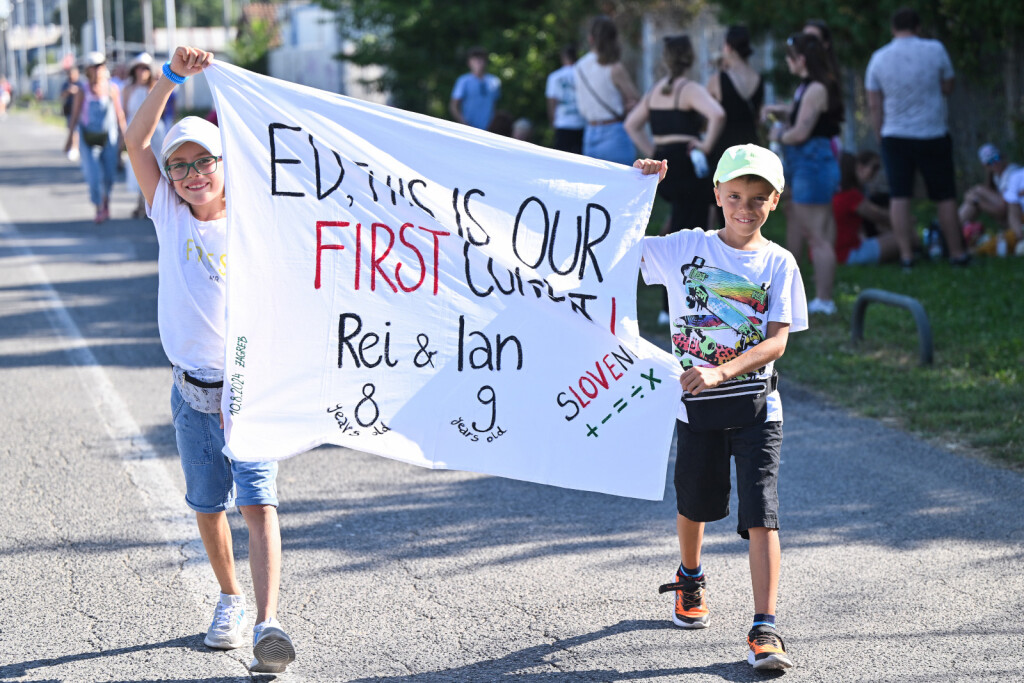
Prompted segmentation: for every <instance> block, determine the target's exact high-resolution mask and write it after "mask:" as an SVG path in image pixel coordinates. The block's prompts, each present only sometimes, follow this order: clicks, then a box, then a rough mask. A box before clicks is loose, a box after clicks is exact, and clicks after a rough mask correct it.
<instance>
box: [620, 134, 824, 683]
mask: <svg viewBox="0 0 1024 683" xmlns="http://www.w3.org/2000/svg"><path fill="white" fill-rule="evenodd" d="M634 166H636V167H637V168H640V169H641V170H642V171H643V172H644V173H645V174H654V173H659V174H660V175H661V177H664V174H665V172H666V171H667V162H665V161H654V160H651V159H643V160H640V161H637V162H636V163H635V164H634ZM713 181H714V186H715V200H716V203H717V204H718V206H720V207H722V212H723V214H724V217H725V227H724V228H723V229H721V230H717V231H710V232H705V231H704V230H701V229H700V228H694V229H692V230H681V231H679V232H676V233H674V234H672V235H668V236H665V237H647V238H645V239H644V243H643V259H642V261H641V266H640V270H641V272H642V274H643V277H644V281H645V282H647V284H660V285H664V286H665V288H666V289H667V290H668V300H669V316H670V321H671V322H670V325H671V328H672V331H673V334H672V346H673V350H674V352H675V355H676V357H677V358H679V362H680V364H681V365H682V366H683V373H682V375H681V376H680V378H679V382H680V384H682V386H683V400H682V402H680V405H679V414H678V417H677V420H676V438H677V449H676V469H675V477H674V479H675V489H676V510H677V513H678V514H677V516H676V529H677V532H678V533H677V535H678V538H679V554H680V560H681V563H680V565H679V568H678V569H677V571H676V577H675V581H674V582H672V583H669V584H665V585H664V586H662V587H661V588H660V592H663V593H664V592H669V591H674V592H675V598H676V600H675V609H674V611H673V613H672V621H673V623H674V624H675V625H676V626H679V627H681V628H686V629H698V628H707V626H708V624H709V623H710V611H709V609H708V601H707V595H706V588H707V579H706V578H705V576H704V570H703V567H702V565H701V547H702V545H703V539H704V525H705V523H706V522H713V521H715V520H719V519H723V518H725V517H727V516H728V515H729V489H730V460H731V459H732V458H735V459H736V488H737V494H738V496H739V511H738V525H737V532H738V533H739V534H740V536H742V537H743V538H745V539H748V540H749V541H750V546H749V554H750V576H751V584H752V587H753V593H754V620H753V625H752V627H751V629H750V631H749V632H748V633H747V661H748V662H749V663H750V664H751V665H752V666H753V667H754V668H755V669H784V668H789V667H791V666H793V661H792V659H790V656H789V654H788V652H787V651H786V646H785V643H784V642H783V640H782V636H781V635H780V634H779V631H778V630H777V627H776V624H775V602H776V596H777V593H778V585H779V534H778V530H779V516H778V508H779V502H778V488H777V484H778V473H779V460H780V452H781V447H782V401H781V399H780V398H779V393H778V391H777V389H776V384H777V375H776V373H775V370H774V364H775V361H776V360H777V359H778V358H779V357H781V356H782V354H783V352H784V351H785V350H786V342H787V341H788V339H789V333H790V332H798V331H800V330H804V329H807V298H806V295H805V293H804V286H803V282H802V281H801V279H800V271H799V270H798V268H797V264H796V259H794V258H793V255H792V254H790V253H789V252H788V251H786V250H785V249H783V248H782V247H780V246H779V245H777V244H775V243H774V242H771V241H769V240H768V239H766V238H765V237H764V236H763V235H762V234H761V226H763V225H764V223H765V221H766V220H767V219H768V215H769V214H770V213H771V212H772V211H774V210H775V208H776V207H777V206H778V204H779V197H780V196H781V195H782V190H783V188H784V185H785V180H784V178H783V173H782V162H781V161H780V160H779V158H778V157H777V156H776V155H775V154H774V153H772V152H771V151H769V150H767V149H764V148H763V147H758V146H756V145H738V146H735V147H730V148H729V149H727V150H726V151H725V152H724V153H723V154H722V157H721V159H720V160H719V162H718V168H717V170H716V171H715V175H714V178H713Z"/></svg>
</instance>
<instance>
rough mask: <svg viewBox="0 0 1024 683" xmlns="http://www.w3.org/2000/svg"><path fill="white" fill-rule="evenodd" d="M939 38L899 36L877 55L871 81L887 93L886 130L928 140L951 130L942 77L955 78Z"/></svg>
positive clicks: (871, 65)
mask: <svg viewBox="0 0 1024 683" xmlns="http://www.w3.org/2000/svg"><path fill="white" fill-rule="evenodd" d="M953 75H954V74H953V63H952V62H950V60H949V53H947V52H946V48H945V47H943V46H942V43H940V42H939V41H937V40H929V39H926V38H918V37H917V36H908V37H903V38H894V39H893V40H892V42H890V43H888V44H887V45H885V46H883V47H881V48H879V49H878V50H876V51H875V53H874V54H873V55H871V61H869V62H868V69H867V74H866V75H865V78H864V85H865V87H866V88H867V89H868V90H869V91H872V92H881V93H882V111H883V118H882V136H883V137H897V138H913V139H916V140H928V139H931V138H940V137H942V136H944V135H945V134H946V133H947V132H948V127H947V124H946V98H945V96H944V95H943V94H942V81H945V80H949V79H950V78H953Z"/></svg>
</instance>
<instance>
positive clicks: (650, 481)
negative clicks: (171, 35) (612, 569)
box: [206, 62, 680, 500]
mask: <svg viewBox="0 0 1024 683" xmlns="http://www.w3.org/2000/svg"><path fill="white" fill-rule="evenodd" d="M206 75H207V78H208V80H209V83H210V85H211V87H212V90H213V94H214V99H215V102H216V108H217V113H218V117H219V121H220V127H221V136H222V139H223V144H224V168H225V174H226V182H227V208H228V226H229V228H228V233H229V236H228V254H229V261H228V262H229V266H228V271H229V272H228V290H227V296H228V325H227V357H226V365H225V368H226V369H225V397H224V413H225V417H226V426H227V449H226V450H227V452H228V454H229V455H230V456H231V457H232V458H235V459H239V460H276V459H280V458H285V457H288V456H291V455H294V454H296V453H299V452H301V451H304V450H308V449H310V448H313V447H315V446H318V445H320V444H324V443H332V444H337V445H340V446H347V447H350V448H354V449H358V450H362V451H367V452H370V453H376V454H379V455H383V456H386V457H390V458H395V459H398V460H402V461H405V462H409V463H413V464H416V465H421V466H424V467H433V468H446V469H460V470H468V471H472V472H482V473H487V474H494V475H499V476H504V477H511V478H514V479H523V480H527V481H535V482H540V483H546V484H553V485H557V486H564V487H569V488H576V489H584V490H591V491H601V492H605V493H613V494H618V495H625V496H633V497H638V498H647V499H653V500H660V499H661V498H662V495H663V491H664V482H665V468H666V463H667V458H668V451H669V445H670V439H671V435H672V428H673V425H674V418H675V414H676V410H677V407H678V402H679V396H680V388H679V383H678V375H679V367H678V363H676V361H675V360H674V359H673V358H672V357H671V356H670V355H669V354H667V353H665V352H663V351H661V350H659V349H657V348H655V347H653V346H652V345H650V344H648V343H646V342H645V341H643V340H642V339H641V338H640V337H639V334H638V332H637V326H636V311H635V301H636V284H637V272H638V267H639V261H640V245H639V240H640V238H641V237H642V236H643V233H644V228H645V226H646V224H647V221H648V217H649V214H650V210H651V205H652V202H653V199H654V191H655V185H656V181H655V178H654V177H653V176H648V177H644V176H641V175H640V173H639V172H638V171H636V170H634V169H630V168H626V167H624V166H620V165H616V164H611V163H606V162H601V161H596V160H592V159H585V158H583V157H579V156H574V155H569V154H563V153H560V152H556V151H553V150H548V149H544V148H540V147H537V146H534V145H530V144H527V143H523V142H519V141H516V140H512V139H510V138H503V137H499V136H496V135H492V134H490V133H486V132H483V131H479V130H476V129H473V128H469V127H467V126H462V125H459V124H454V123H449V122H446V121H441V120H437V119H433V118H430V117H426V116H421V115H417V114H411V113H408V112H404V111H401V110H398V109H393V108H389V107H386V106H381V105H375V104H372V103H367V102H362V101H359V100H352V99H348V98H346V97H343V96H340V95H335V94H331V93H326V92H323V91H319V90H314V89H311V88H307V87H304V86H300V85H295V84H292V83H286V82H283V81H278V80H275V79H271V78H267V77H264V76H259V75H256V74H252V73H249V72H247V71H244V70H242V69H239V68H237V67H233V66H230V65H226V64H222V63H219V62H218V63H215V64H214V65H213V66H212V67H210V68H209V69H207V70H206Z"/></svg>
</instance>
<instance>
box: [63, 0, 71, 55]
mask: <svg viewBox="0 0 1024 683" xmlns="http://www.w3.org/2000/svg"><path fill="white" fill-rule="evenodd" d="M60 48H61V51H62V52H63V53H64V54H63V55H61V56H62V57H67V56H68V55H70V54H71V23H70V22H69V21H68V0H60Z"/></svg>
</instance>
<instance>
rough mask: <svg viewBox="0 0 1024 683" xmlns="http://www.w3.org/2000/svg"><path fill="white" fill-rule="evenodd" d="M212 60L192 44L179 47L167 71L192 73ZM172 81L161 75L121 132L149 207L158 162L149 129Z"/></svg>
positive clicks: (153, 126) (154, 124) (168, 94)
mask: <svg viewBox="0 0 1024 683" xmlns="http://www.w3.org/2000/svg"><path fill="white" fill-rule="evenodd" d="M212 60H213V54H212V53H210V52H205V51H204V50H199V49H197V48H194V47H179V48H178V49H176V50H175V51H174V56H173V57H171V71H173V72H174V73H176V74H177V75H179V76H194V75H196V74H197V73H199V72H200V71H202V70H203V69H205V68H206V67H207V66H209V65H210V62H211V61H212ZM174 88H175V84H174V83H173V82H172V81H171V79H169V78H166V77H164V78H161V79H160V80H159V81H157V82H156V85H155V86H153V89H152V90H150V91H149V95H147V96H146V99H145V100H143V102H142V106H140V107H139V111H138V112H136V113H135V118H133V119H132V122H131V124H130V125H129V126H128V130H127V132H125V136H124V142H125V147H126V148H127V150H128V158H129V159H131V161H132V170H133V171H135V178H136V180H138V181H139V189H141V190H142V195H143V196H144V197H145V198H146V203H147V204H149V205H150V206H152V204H153V195H154V194H156V188H157V185H158V184H159V183H160V165H159V163H158V162H157V158H158V157H159V154H160V153H159V150H157V153H156V154H155V155H154V153H153V151H152V149H151V148H150V142H151V141H152V139H153V132H154V131H156V127H157V124H158V123H159V122H160V116H161V115H162V114H163V112H164V107H165V106H167V100H168V99H170V97H171V92H173V91H174Z"/></svg>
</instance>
